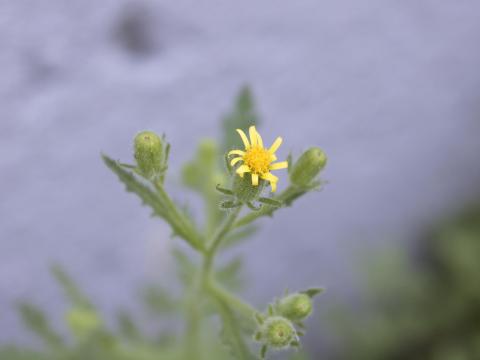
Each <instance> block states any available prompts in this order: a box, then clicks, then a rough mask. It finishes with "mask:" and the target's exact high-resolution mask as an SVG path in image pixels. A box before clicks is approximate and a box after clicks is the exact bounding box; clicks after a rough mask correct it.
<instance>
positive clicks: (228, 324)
mask: <svg viewBox="0 0 480 360" xmlns="http://www.w3.org/2000/svg"><path fill="white" fill-rule="evenodd" d="M217 302H218V309H219V313H220V317H221V319H222V325H223V327H222V331H221V333H220V339H221V341H222V343H223V344H224V345H225V346H226V347H227V348H228V349H229V351H230V354H231V356H232V358H234V359H238V360H254V359H255V356H254V355H253V354H252V353H251V352H250V349H249V348H248V347H247V345H246V344H245V341H244V339H243V334H242V330H241V327H239V326H238V319H237V318H236V317H235V315H234V313H233V311H232V310H231V309H230V307H229V306H228V305H227V304H226V303H225V302H223V301H221V300H219V299H217Z"/></svg>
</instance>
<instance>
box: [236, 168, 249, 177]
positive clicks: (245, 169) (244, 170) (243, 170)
mask: <svg viewBox="0 0 480 360" xmlns="http://www.w3.org/2000/svg"><path fill="white" fill-rule="evenodd" d="M246 172H250V168H249V167H248V166H247V165H242V166H240V167H239V168H238V169H237V174H238V175H240V176H242V175H243V174H244V173H246Z"/></svg>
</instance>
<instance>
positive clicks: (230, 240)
mask: <svg viewBox="0 0 480 360" xmlns="http://www.w3.org/2000/svg"><path fill="white" fill-rule="evenodd" d="M257 231H258V226H256V225H250V226H246V227H244V228H241V229H236V230H234V231H233V232H231V233H230V234H229V235H228V236H227V237H226V238H225V240H223V242H222V248H228V247H231V246H234V245H237V244H238V243H240V242H241V241H242V240H245V239H247V238H250V237H251V236H253V235H254V234H255V233H256V232H257Z"/></svg>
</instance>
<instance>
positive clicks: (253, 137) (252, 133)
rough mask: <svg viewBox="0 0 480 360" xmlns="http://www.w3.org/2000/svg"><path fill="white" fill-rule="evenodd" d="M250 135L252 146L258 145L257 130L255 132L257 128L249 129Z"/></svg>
mask: <svg viewBox="0 0 480 360" xmlns="http://www.w3.org/2000/svg"><path fill="white" fill-rule="evenodd" d="M248 134H249V135H250V143H251V144H252V146H255V145H257V130H255V126H250V127H249V128H248Z"/></svg>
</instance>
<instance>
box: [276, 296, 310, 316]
mask: <svg viewBox="0 0 480 360" xmlns="http://www.w3.org/2000/svg"><path fill="white" fill-rule="evenodd" d="M312 310H313V304H312V299H311V298H310V296H308V295H307V294H303V293H296V294H291V295H288V296H286V297H284V298H283V299H281V300H280V303H279V312H280V314H282V315H283V316H285V317H286V318H288V319H290V320H292V321H298V320H303V319H305V318H306V317H308V316H309V315H311V314H312Z"/></svg>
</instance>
